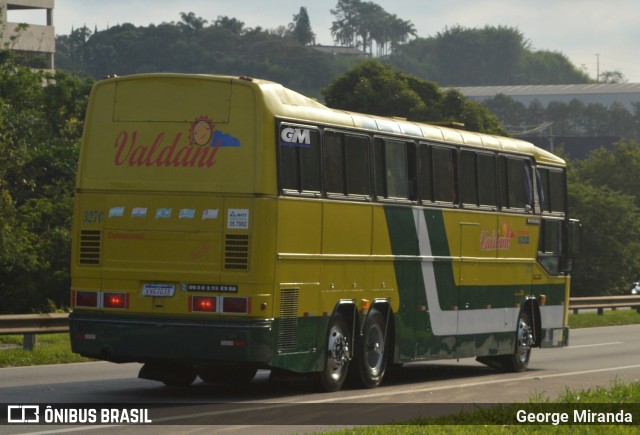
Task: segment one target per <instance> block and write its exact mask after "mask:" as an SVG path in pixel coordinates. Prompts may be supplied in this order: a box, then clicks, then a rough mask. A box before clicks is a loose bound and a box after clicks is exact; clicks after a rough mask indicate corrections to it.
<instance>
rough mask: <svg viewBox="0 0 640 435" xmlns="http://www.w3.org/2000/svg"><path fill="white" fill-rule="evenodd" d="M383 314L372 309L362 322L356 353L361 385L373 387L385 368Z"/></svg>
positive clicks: (382, 375) (380, 380)
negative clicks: (357, 351)
mask: <svg viewBox="0 0 640 435" xmlns="http://www.w3.org/2000/svg"><path fill="white" fill-rule="evenodd" d="M384 320H385V319H384V316H383V315H382V313H380V311H378V310H372V311H371V313H369V315H368V316H367V318H366V320H365V322H364V328H363V331H362V340H360V342H361V343H362V346H361V347H360V348H359V351H360V352H359V353H358V358H357V360H358V369H359V372H360V379H361V380H362V385H363V386H365V387H366V388H375V387H377V386H378V385H380V383H381V382H382V378H383V377H384V373H385V370H386V368H387V354H386V352H385V350H386V341H385V338H386V337H385V336H384V330H385V321H384Z"/></svg>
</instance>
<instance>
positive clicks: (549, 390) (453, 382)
mask: <svg viewBox="0 0 640 435" xmlns="http://www.w3.org/2000/svg"><path fill="white" fill-rule="evenodd" d="M139 368H140V365H139V364H121V365H117V364H111V363H103V362H95V363H82V364H67V365H59V366H39V367H19V368H5V369H0V403H1V404H2V405H3V406H5V405H7V404H21V403H38V404H61V403H64V404H83V405H85V406H86V405H87V404H96V407H97V406H99V404H122V403H128V404H138V405H137V406H139V407H140V408H146V407H154V408H158V407H159V406H161V407H162V409H161V412H160V413H159V414H155V417H154V422H155V423H158V422H161V423H163V425H153V426H120V427H118V428H114V427H102V428H101V427H99V426H71V427H68V426H60V425H59V426H34V425H9V426H0V433H7V434H24V433H66V432H71V431H73V432H75V431H79V430H81V431H82V430H92V431H94V432H96V431H97V433H111V432H115V431H116V430H117V431H118V433H136V434H141V433H149V434H151V433H153V434H156V433H200V432H202V433H205V432H206V433H211V432H214V431H215V432H218V433H227V432H230V431H233V432H234V433H238V432H241V433H242V432H244V433H255V432H256V426H253V424H261V425H262V424H266V425H269V426H261V428H260V430H259V432H260V433H291V432H295V433H301V432H305V431H312V430H319V429H324V430H326V429H327V428H334V427H342V426H343V425H355V424H363V423H365V422H367V423H376V422H378V421H379V419H387V420H388V419H393V420H402V419H404V418H410V417H416V416H420V415H437V414H442V413H447V412H451V411H457V410H459V409H469V407H470V406H472V405H470V404H477V403H497V402H504V403H507V402H514V401H518V402H526V401H528V400H529V399H531V398H540V397H549V398H555V397H556V396H557V395H559V394H561V393H562V392H564V391H565V390H566V389H567V388H570V389H584V388H591V387H594V386H604V387H608V386H610V385H611V384H612V382H614V381H615V380H620V381H624V382H628V381H632V380H639V379H640V325H628V326H616V327H607V328H589V329H579V330H573V331H571V339H570V346H569V347H567V348H565V349H534V351H533V354H532V357H531V361H530V364H529V370H528V371H526V372H524V373H500V372H497V371H494V370H492V369H490V368H487V367H485V366H483V365H481V364H479V363H477V362H476V361H475V360H474V359H462V360H460V361H455V360H453V361H437V362H429V363H415V364H407V365H405V366H403V367H402V368H399V369H394V370H392V371H390V372H389V373H388V374H387V377H386V378H385V382H384V383H383V385H382V386H381V387H379V388H377V389H372V390H366V389H348V388H346V389H343V390H342V391H339V392H336V393H317V392H315V391H313V390H311V389H310V388H309V387H308V386H307V384H306V383H305V382H304V380H303V379H288V380H284V381H280V382H273V381H269V372H267V371H260V372H258V375H257V376H256V378H255V379H254V380H253V382H252V383H251V384H250V385H248V386H245V387H239V386H219V385H211V384H205V383H202V382H196V383H195V384H194V385H192V386H191V387H189V388H168V387H165V386H164V385H162V384H160V383H157V382H153V381H147V380H141V379H138V378H137V374H138V370H139ZM65 406H66V405H65ZM132 406H136V405H132ZM158 415H159V417H158ZM185 423H186V424H188V425H186V426H173V425H174V424H175V425H179V424H185ZM281 423H285V424H286V425H280V424H281ZM211 424H215V425H214V426H211ZM310 424H312V425H310ZM169 425H171V426H169Z"/></svg>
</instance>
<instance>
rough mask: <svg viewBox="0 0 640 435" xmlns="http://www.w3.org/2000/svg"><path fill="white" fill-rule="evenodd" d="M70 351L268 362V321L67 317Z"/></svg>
mask: <svg viewBox="0 0 640 435" xmlns="http://www.w3.org/2000/svg"><path fill="white" fill-rule="evenodd" d="M69 320H70V327H69V329H70V335H71V350H72V351H73V352H75V353H78V354H80V355H83V356H86V357H89V358H96V359H101V360H105V361H112V362H149V361H166V362H186V363H192V364H206V363H214V362H252V363H261V364H268V363H269V362H270V361H271V358H272V330H273V328H272V320H270V319H257V320H256V319H252V320H249V319H242V320H236V319H229V318H225V319H203V318H198V319H192V318H173V317H172V318H168V317H145V316H114V315H103V314H97V313H96V314H85V313H75V312H74V313H71V315H70V316H69Z"/></svg>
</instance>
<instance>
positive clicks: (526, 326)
mask: <svg viewBox="0 0 640 435" xmlns="http://www.w3.org/2000/svg"><path fill="white" fill-rule="evenodd" d="M534 342H535V341H534V337H533V324H532V322H531V317H530V316H529V314H527V313H525V312H522V313H520V316H519V317H518V327H517V329H516V345H515V350H514V353H513V354H512V355H507V356H506V358H505V361H504V368H505V370H508V371H511V372H523V371H525V370H526V369H527V367H528V366H529V358H530V357H531V347H532V345H533V343H534Z"/></svg>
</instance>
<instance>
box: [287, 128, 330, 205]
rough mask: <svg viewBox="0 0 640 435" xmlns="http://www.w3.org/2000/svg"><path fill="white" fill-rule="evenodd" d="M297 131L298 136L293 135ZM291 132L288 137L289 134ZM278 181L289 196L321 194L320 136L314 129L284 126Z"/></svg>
mask: <svg viewBox="0 0 640 435" xmlns="http://www.w3.org/2000/svg"><path fill="white" fill-rule="evenodd" d="M291 132H296V133H291ZM287 133H289V134H287ZM280 134H281V136H280V137H281V138H282V137H285V138H287V140H286V141H285V140H280V143H279V150H278V151H279V180H280V189H281V190H282V191H284V192H286V193H300V194H301V193H315V194H319V192H320V190H321V189H320V135H319V133H318V131H317V130H315V129H311V128H295V127H292V126H289V125H286V124H283V125H282V126H281V129H280Z"/></svg>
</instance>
